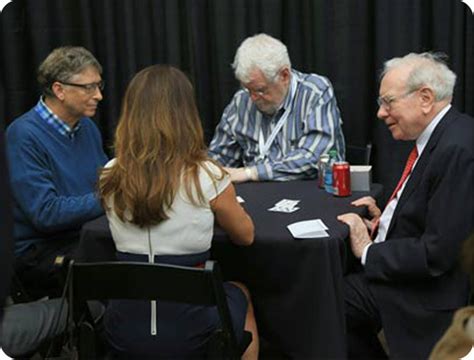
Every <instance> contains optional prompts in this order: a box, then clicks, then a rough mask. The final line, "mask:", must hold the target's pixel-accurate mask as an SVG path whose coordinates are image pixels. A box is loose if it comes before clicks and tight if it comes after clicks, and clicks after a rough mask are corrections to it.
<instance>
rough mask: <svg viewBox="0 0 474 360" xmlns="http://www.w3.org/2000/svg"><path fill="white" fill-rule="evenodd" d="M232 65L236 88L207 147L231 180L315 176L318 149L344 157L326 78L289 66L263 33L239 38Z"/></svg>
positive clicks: (282, 49)
mask: <svg viewBox="0 0 474 360" xmlns="http://www.w3.org/2000/svg"><path fill="white" fill-rule="evenodd" d="M232 67H233V69H234V71H235V76H236V78H237V79H238V80H239V81H240V83H241V84H242V89H241V90H239V91H237V93H236V94H235V95H234V97H233V99H232V101H231V102H230V104H229V105H228V106H227V107H226V109H225V110H224V113H223V115H222V118H221V121H220V123H219V124H218V126H217V128H216V131H215V134H214V138H213V139H212V141H211V144H210V146H209V155H210V156H211V157H212V158H214V159H215V160H217V161H219V162H220V163H221V164H222V165H223V166H224V167H225V168H226V170H227V171H228V172H229V173H230V175H231V178H232V181H234V182H245V181H268V180H274V181H286V180H294V179H310V178H315V177H316V176H317V162H318V159H319V157H320V156H321V155H322V154H325V153H327V152H329V150H330V149H336V150H337V153H338V158H339V159H343V158H344V148H345V146H344V135H343V133H342V128H341V125H342V121H341V116H340V113H339V109H338V107H337V102H336V98H335V96H334V91H333V89H332V86H331V83H330V82H329V80H328V79H326V78H325V77H322V76H319V75H316V74H303V73H301V72H298V71H296V70H294V69H292V68H291V63H290V58H289V56H288V51H287V48H286V46H285V45H284V44H283V43H282V42H281V41H279V40H277V39H275V38H272V37H271V36H269V35H266V34H258V35H255V36H252V37H249V38H247V39H246V40H244V42H243V43H242V44H241V45H240V47H239V48H238V50H237V53H236V55H235V59H234V63H233V64H232Z"/></svg>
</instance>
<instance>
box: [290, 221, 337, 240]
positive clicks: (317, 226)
mask: <svg viewBox="0 0 474 360" xmlns="http://www.w3.org/2000/svg"><path fill="white" fill-rule="evenodd" d="M287 228H288V230H289V231H290V233H291V235H293V237H294V238H297V239H309V238H322V237H329V234H328V233H327V231H326V230H328V228H327V226H326V225H325V224H324V223H323V222H322V220H321V219H314V220H305V221H299V222H296V223H293V224H290V225H288V226H287Z"/></svg>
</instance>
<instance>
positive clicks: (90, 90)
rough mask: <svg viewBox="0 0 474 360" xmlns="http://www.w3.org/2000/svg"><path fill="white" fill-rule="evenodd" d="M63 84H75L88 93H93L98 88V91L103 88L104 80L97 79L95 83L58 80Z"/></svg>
mask: <svg viewBox="0 0 474 360" xmlns="http://www.w3.org/2000/svg"><path fill="white" fill-rule="evenodd" d="M59 82H60V83H61V84H63V85H68V86H75V87H80V88H82V89H84V90H85V92H86V93H88V94H93V93H95V92H96V91H97V89H99V90H100V91H102V90H104V86H105V83H104V81H103V80H102V81H99V82H95V83H89V84H74V83H70V82H65V81H59Z"/></svg>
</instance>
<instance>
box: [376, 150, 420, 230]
mask: <svg viewBox="0 0 474 360" xmlns="http://www.w3.org/2000/svg"><path fill="white" fill-rule="evenodd" d="M417 158H418V149H417V148H416V146H415V147H414V148H413V150H412V151H411V152H410V155H408V159H407V163H406V164H405V169H403V174H402V177H401V178H400V180H399V181H398V184H397V186H396V187H395V190H393V193H392V195H391V196H390V199H388V201H387V205H388V204H389V203H390V201H392V200H393V198H394V197H395V196H397V193H398V191H400V188H401V187H402V185H403V184H404V183H405V181H406V179H407V177H408V175H410V174H411V170H412V169H413V165H414V164H415V161H416V159H417ZM379 222H380V218H378V220H377V222H376V223H375V224H374V226H373V227H372V230H371V231H370V237H371V238H372V239H373V238H374V237H375V234H376V232H377V229H378V227H379Z"/></svg>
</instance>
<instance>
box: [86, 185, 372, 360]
mask: <svg viewBox="0 0 474 360" xmlns="http://www.w3.org/2000/svg"><path fill="white" fill-rule="evenodd" d="M236 189H237V194H238V195H240V196H241V197H242V198H243V199H244V200H245V203H244V204H243V206H244V207H245V208H246V210H247V211H248V213H249V214H250V215H251V217H252V219H253V221H254V223H255V243H254V244H253V245H252V246H250V247H239V246H235V245H233V244H231V243H230V241H228V239H227V236H226V235H225V234H224V233H223V231H222V230H220V229H217V228H216V230H215V234H214V238H213V244H212V257H213V258H214V259H216V260H217V261H218V262H219V264H220V266H221V268H222V271H223V274H224V277H225V278H226V279H229V280H239V281H242V282H243V283H245V284H246V285H247V286H248V287H249V289H250V292H251V294H252V301H253V304H254V306H255V313H256V317H257V324H258V326H259V331H260V334H261V335H262V336H263V337H264V338H265V340H266V341H268V342H269V343H270V344H271V345H272V346H273V347H275V348H278V349H279V350H280V351H282V352H283V353H284V354H286V355H288V356H290V357H292V358H299V359H317V358H319V359H327V358H344V356H345V340H344V316H343V297H342V291H343V289H342V276H343V268H344V264H345V257H346V253H347V251H346V244H345V241H344V240H345V239H346V238H347V236H348V227H347V226H346V225H344V224H342V223H340V222H339V221H337V219H336V216H337V215H339V214H342V213H345V212H356V213H359V214H361V213H363V212H364V211H366V210H365V209H362V208H355V207H353V206H351V205H350V202H351V201H352V200H354V199H357V198H359V197H361V196H364V195H367V193H362V192H356V193H353V195H352V196H350V197H344V198H338V197H334V196H332V195H330V194H328V193H326V192H324V191H323V190H321V189H318V187H317V184H316V181H291V182H283V183H277V182H268V183H246V184H240V185H237V186H236ZM380 192H381V186H380V185H373V190H372V191H371V192H370V193H371V194H372V195H373V196H375V195H377V196H378V195H379V194H380ZM281 199H292V200H300V203H299V204H298V205H297V206H298V207H299V208H300V209H299V210H298V211H296V212H294V213H290V214H288V213H276V212H270V211H268V209H269V208H271V207H272V206H273V205H274V204H275V203H276V202H278V201H280V200H281ZM311 219H321V220H322V221H323V222H324V223H325V224H326V225H327V227H328V228H329V230H328V233H329V235H330V237H327V238H318V239H304V240H298V239H294V238H293V237H292V235H291V234H290V232H289V231H288V229H287V227H286V226H287V225H289V224H291V223H294V222H297V221H303V220H311ZM114 251H115V248H114V245H113V242H112V239H111V235H110V231H109V229H108V226H107V220H106V218H105V217H101V218H99V219H97V220H94V221H92V222H89V223H87V224H85V225H84V227H83V229H82V233H81V242H80V247H79V258H80V259H81V260H83V261H104V260H113V259H114Z"/></svg>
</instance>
